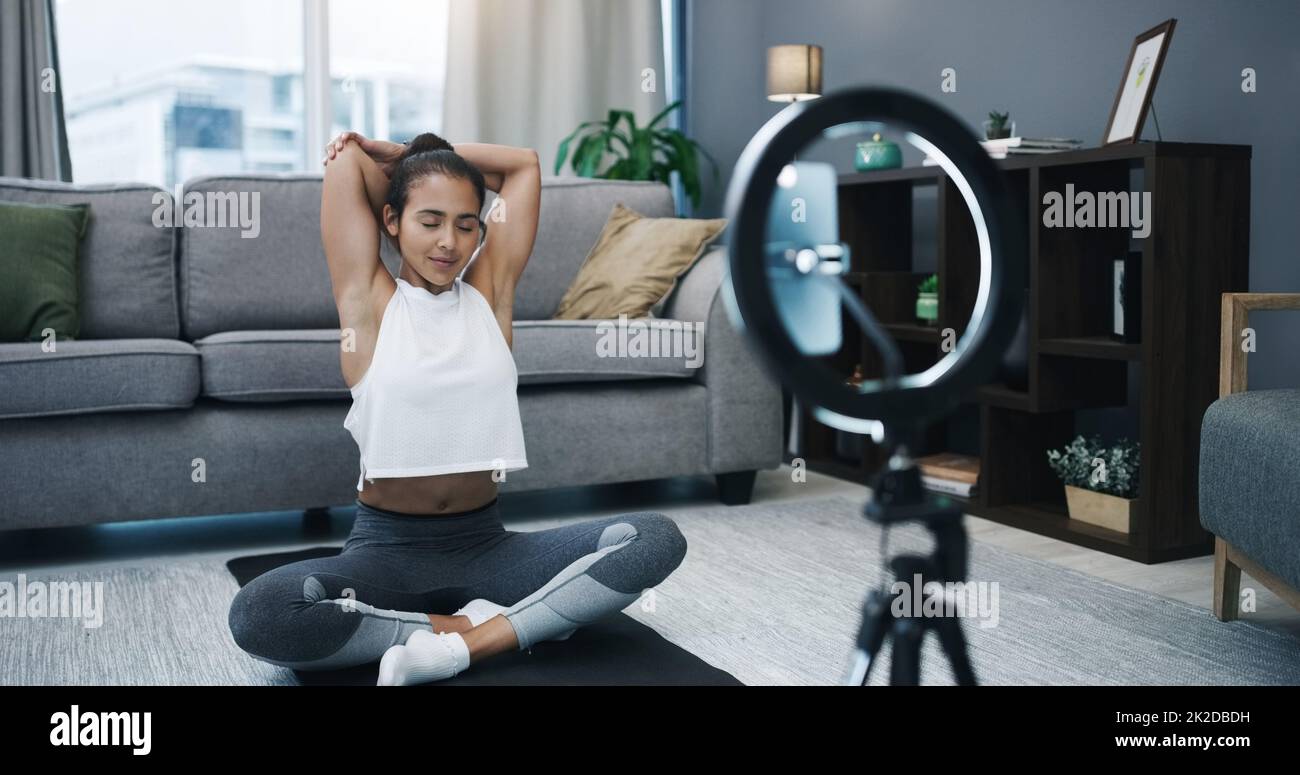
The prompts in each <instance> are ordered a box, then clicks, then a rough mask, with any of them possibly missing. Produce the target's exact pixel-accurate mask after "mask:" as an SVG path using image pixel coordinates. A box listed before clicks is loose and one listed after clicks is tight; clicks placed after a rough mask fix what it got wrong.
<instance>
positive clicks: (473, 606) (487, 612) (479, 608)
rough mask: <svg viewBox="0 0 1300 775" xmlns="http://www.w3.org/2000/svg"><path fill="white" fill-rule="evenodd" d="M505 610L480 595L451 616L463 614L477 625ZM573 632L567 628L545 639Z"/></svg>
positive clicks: (560, 636) (561, 638)
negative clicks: (565, 630)
mask: <svg viewBox="0 0 1300 775" xmlns="http://www.w3.org/2000/svg"><path fill="white" fill-rule="evenodd" d="M506 610H507V608H506V606H503V605H497V604H496V603H493V602H492V601H491V600H484V599H483V598H481V597H480V598H476V599H474V600H471V601H469V602H468V603H466V604H465V606H464V607H463V608H461V609H460V610H458V611H456V613H454V614H452V616H464V617H466V618H468V619H469V623H470V624H471V625H473V626H475V627H477V626H479V625H480V624H482V623H483V622H486V621H487V620H488V619H491V618H492V617H494V616H496V615H497V614H500V613H503V612H505V611H506ZM574 632H576V630H569V631H568V632H566V633H564V634H563V635H557V636H555V637H554V638H547V639H546V640H568V639H569V636H570V635H572V634H573V633H574Z"/></svg>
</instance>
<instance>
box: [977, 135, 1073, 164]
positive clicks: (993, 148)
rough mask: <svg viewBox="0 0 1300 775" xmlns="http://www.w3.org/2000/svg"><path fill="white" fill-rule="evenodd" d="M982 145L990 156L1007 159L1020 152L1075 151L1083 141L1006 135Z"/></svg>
mask: <svg viewBox="0 0 1300 775" xmlns="http://www.w3.org/2000/svg"><path fill="white" fill-rule="evenodd" d="M980 145H982V146H984V150H986V151H988V152H989V156H992V157H993V158H995V159H1005V158H1007V157H1008V156H1016V155H1019V154H1031V153H1059V152H1060V151H1074V150H1078V149H1079V148H1082V147H1083V143H1082V142H1080V141H1079V140H1070V139H1067V138H1064V137H1041V138H1034V137H1006V138H1003V139H1001V140H985V141H983V142H981V143H980Z"/></svg>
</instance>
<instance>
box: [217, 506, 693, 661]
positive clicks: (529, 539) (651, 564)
mask: <svg viewBox="0 0 1300 775" xmlns="http://www.w3.org/2000/svg"><path fill="white" fill-rule="evenodd" d="M685 555H686V539H685V538H684V537H683V536H682V534H681V531H680V530H678V528H677V524H676V523H675V522H673V521H672V520H671V519H670V518H668V517H666V516H664V515H663V514H659V513H656V512H644V511H643V512H635V513H631V514H620V515H618V516H614V517H606V518H603V519H598V520H591V521H586V522H580V523H577V524H572V525H564V526H562V527H556V528H551V529H549V530H537V531H533V532H522V533H521V532H514V531H511V530H506V529H505V527H504V526H503V525H502V523H501V517H500V507H499V502H498V500H496V499H494V500H493V501H492V502H491V503H489V504H487V505H485V506H482V507H480V508H478V509H474V510H471V511H466V512H461V513H459V514H451V515H447V514H442V515H437V514H434V515H413V514H402V513H398V512H393V511H385V510H383V509H377V508H374V507H372V506H368V505H366V504H364V503H362V502H361V501H360V500H357V517H356V522H355V523H354V524H353V527H352V532H351V533H350V534H349V535H348V538H347V540H346V542H345V543H344V545H343V551H342V553H340V554H338V555H337V556H333V557H318V558H314V559H309V560H302V561H299V562H294V563H290V564H288V565H284V566H281V567H279V568H275V569H273V570H270V571H267V572H266V573H263V574H262V575H261V576H258V577H257V578H255V579H253V580H252V581H250V582H249V583H248V584H246V585H244V587H243V588H242V589H240V590H239V593H238V594H236V595H235V599H234V601H233V602H232V603H231V605H230V614H229V622H230V632H231V634H232V635H233V636H234V639H235V643H236V644H238V645H239V647H240V648H242V649H243V650H244V651H246V652H248V653H249V654H250V655H252V656H254V657H256V658H258V659H260V660H263V661H265V662H270V663H272V664H276V665H281V666H283V667H290V668H294V669H297V670H329V669H337V668H344V667H352V666H354V665H361V664H366V663H369V662H375V661H378V660H379V658H380V657H382V656H383V654H384V651H385V650H387V649H388V647H390V646H393V645H396V644H399V643H405V642H406V638H407V636H409V635H410V634H411V633H412V632H414V631H415V630H417V629H424V630H432V629H433V628H432V626H431V625H430V623H429V619H428V617H426V616H425V614H430V613H432V614H452V613H454V612H455V611H456V609H458V608H460V607H461V606H463V605H464V604H465V603H467V602H469V601H470V600H473V599H475V598H486V599H487V600H490V601H492V602H494V603H497V604H499V605H503V606H508V608H507V610H506V611H505V612H503V614H504V616H505V617H506V619H507V620H508V621H509V622H510V624H511V625H512V626H513V627H514V630H515V635H516V637H517V638H518V640H519V648H520V649H521V650H522V649H527V648H530V647H532V646H533V645H534V644H536V643H539V642H541V641H544V640H550V639H552V638H555V637H557V636H562V635H563V634H564V633H566V632H570V631H572V630H574V629H575V628H577V627H581V626H583V625H586V624H590V623H591V622H593V621H596V620H597V619H599V618H601V617H603V616H606V615H609V614H612V613H615V612H618V611H621V610H623V609H624V608H626V607H627V606H628V605H630V604H631V603H633V602H634V601H636V600H637V598H639V597H640V596H641V592H642V591H643V590H645V589H647V588H649V587H653V586H655V585H656V584H658V583H660V582H661V581H663V580H664V579H665V578H667V577H668V574H670V573H672V571H673V570H674V569H676V568H677V566H678V565H679V564H681V561H682V558H683V557H685Z"/></svg>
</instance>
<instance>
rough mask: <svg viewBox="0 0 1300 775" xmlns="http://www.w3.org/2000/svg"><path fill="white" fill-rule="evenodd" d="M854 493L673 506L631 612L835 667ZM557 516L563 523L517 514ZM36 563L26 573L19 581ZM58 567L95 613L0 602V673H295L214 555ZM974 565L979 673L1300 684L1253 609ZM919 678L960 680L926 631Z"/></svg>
mask: <svg viewBox="0 0 1300 775" xmlns="http://www.w3.org/2000/svg"><path fill="white" fill-rule="evenodd" d="M861 507H862V503H861V501H860V500H858V499H855V498H851V497H848V496H844V495H837V496H831V497H824V498H818V499H810V500H804V501H783V502H776V503H763V504H751V505H749V506H739V507H727V506H721V505H719V506H714V507H709V508H695V509H690V510H684V511H675V512H672V513H671V516H672V517H673V518H674V519H675V520H676V521H677V523H678V525H679V526H680V527H681V529H682V532H683V533H684V534H685V536H686V538H687V543H688V551H687V556H686V559H685V561H684V562H683V563H682V565H681V566H680V567H679V568H678V569H677V571H676V572H675V573H674V574H673V575H672V576H670V577H669V578H668V579H667V580H666V581H665V582H664V583H662V584H660V585H659V586H658V587H657V588H655V590H654V593H653V595H651V594H647V595H645V596H643V598H642V600H641V601H640V602H638V603H636V604H633V605H632V606H630V607H629V608H628V609H626V612H627V613H628V614H629V615H630V616H632V617H634V618H636V619H638V620H640V621H642V622H644V623H645V624H647V625H649V626H651V627H653V628H655V629H656V630H658V631H659V632H660V633H662V634H663V635H664V637H666V638H667V639H668V640H670V641H672V642H674V643H677V644H678V645H680V646H682V647H683V648H685V649H687V650H688V651H690V652H692V653H694V654H696V655H697V656H699V657H700V658H701V659H703V660H705V661H706V662H708V663H710V664H712V665H714V666H716V667H719V668H721V669H723V670H726V671H728V672H730V673H732V674H733V675H735V676H736V677H737V678H739V679H740V680H741V681H743V682H744V683H747V684H801V685H817V684H834V683H838V682H840V681H841V680H842V678H843V676H844V671H845V668H846V666H847V664H848V662H847V660H848V656H849V652H850V649H851V646H852V643H853V640H854V637H855V635H856V633H857V626H858V616H859V610H860V606H861V602H862V598H863V596H864V593H865V591H866V588H867V586H868V584H869V583H872V582H874V581H876V580H878V579H879V578H880V569H879V565H878V555H877V550H878V546H879V539H880V533H879V531H878V529H877V528H876V527H875V526H874V525H872V524H870V523H868V522H866V521H865V520H863V519H862V518H861V517H860V516H859V512H860V510H861ZM552 523H553V524H560V522H559V521H555V520H548V521H547V523H546V524H544V525H539V524H536V523H530V524H514V523H512V524H510V525H509V527H510V528H511V529H515V530H528V529H539V528H540V527H549V526H550V525H551V524H552ZM930 543H931V542H930V539H929V535H928V533H926V532H925V531H924V530H921V529H919V528H915V527H909V528H906V529H895V530H893V531H891V535H890V540H889V546H890V549H891V551H894V552H897V551H926V550H928V548H929V546H930ZM243 553H247V552H243ZM42 578H46V577H43V576H40V575H39V574H28V581H29V582H31V581H35V580H40V579H42ZM54 578H55V579H56V580H59V581H91V582H94V581H102V582H104V587H103V590H104V620H103V624H102V626H100V627H98V628H93V629H89V628H85V627H83V625H82V622H81V621H78V620H75V619H67V618H64V619H57V618H23V619H18V618H0V682H3V683H7V684H292V683H296V681H295V679H294V676H293V673H292V672H291V671H288V670H285V669H282V668H279V667H275V666H273V665H269V664H266V663H263V662H259V661H258V660H255V659H252V658H251V657H248V656H247V655H245V654H244V653H243V652H241V651H240V650H239V649H238V647H236V646H235V644H234V642H233V641H232V640H231V638H230V632H229V630H228V629H227V626H226V611H227V607H228V605H229V603H230V600H231V598H232V597H233V596H234V594H235V592H236V590H237V589H238V587H237V585H236V583H235V581H234V579H233V578H232V577H231V576H230V574H229V573H228V572H227V571H226V569H225V567H224V564H223V561H220V560H204V561H198V562H194V561H191V562H182V563H176V564H172V565H169V566H140V567H119V568H114V569H111V570H107V571H99V570H96V571H93V572H84V573H79V574H75V575H60V576H56V577H54ZM16 580H17V579H16V575H15V574H12V573H10V574H4V575H3V576H0V581H9V582H16ZM969 580H971V581H978V582H985V583H986V584H988V585H989V586H988V587H986V590H991V588H992V587H991V584H992V583H993V582H996V583H997V584H998V598H997V600H998V606H997V624H996V626H993V627H980V626H979V623H980V621H981V620H980V619H967V620H965V622H964V627H963V629H964V632H965V633H966V637H967V640H968V642H969V647H970V653H971V658H972V661H973V663H974V666H975V671H976V674H977V676H978V678H979V680H980V682H981V683H985V684H1297V683H1300V641H1297V640H1296V639H1295V638H1293V637H1292V636H1290V635H1289V634H1286V633H1283V632H1279V631H1276V630H1271V629H1268V628H1265V627H1262V626H1259V625H1256V624H1253V623H1251V622H1249V621H1238V622H1230V623H1224V622H1219V621H1218V620H1216V619H1215V618H1214V617H1213V616H1212V615H1211V614H1210V612H1209V611H1207V610H1204V609H1200V608H1196V607H1194V606H1191V605H1187V604H1185V603H1182V602H1179V601H1174V600H1169V599H1166V598H1161V597H1158V596H1155V595H1151V594H1149V593H1146V592H1141V591H1138V590H1134V589H1130V588H1127V587H1123V586H1119V585H1116V584H1112V583H1110V582H1107V581H1104V580H1101V579H1098V578H1096V577H1093V576H1089V575H1086V574H1083V573H1079V572H1077V571H1073V570H1069V569H1065V568H1061V567H1059V566H1057V565H1053V564H1051V563H1047V562H1043V561H1039V560H1034V559H1030V558H1026V557H1023V556H1020V555H1017V554H1014V553H1011V552H1008V551H1006V550H1003V549H1001V548H999V547H995V546H990V545H987V544H981V543H972V544H971V569H970V574H969ZM1207 583H1208V579H1207ZM990 602H991V599H990ZM982 621H985V622H990V621H992V618H991V617H986V618H984V619H983V620H982ZM887 660H888V650H886V652H885V653H884V654H882V659H881V663H880V664H879V666H878V667H877V668H876V670H875V671H873V676H872V681H871V683H873V684H879V683H883V682H885V681H886V680H887V669H886V668H887ZM490 665H491V663H490V662H484V663H481V665H480V666H479V668H480V669H489V668H490ZM922 682H923V683H927V684H945V683H951V682H952V676H951V673H950V671H949V669H948V664H947V661H946V659H945V658H944V656H943V654H942V653H941V652H940V651H939V649H938V647H937V645H936V643H935V641H934V639H933V637H931V638H927V640H926V645H925V649H924V653H923V657H922Z"/></svg>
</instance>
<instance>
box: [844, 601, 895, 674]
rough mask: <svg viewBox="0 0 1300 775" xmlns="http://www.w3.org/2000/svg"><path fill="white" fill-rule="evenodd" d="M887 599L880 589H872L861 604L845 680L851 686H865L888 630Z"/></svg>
mask: <svg viewBox="0 0 1300 775" xmlns="http://www.w3.org/2000/svg"><path fill="white" fill-rule="evenodd" d="M889 599H890V598H889V596H888V595H886V594H885V593H884V592H882V591H881V590H878V589H876V590H872V591H871V592H870V594H868V595H867V601H866V603H864V604H863V606H862V625H861V627H860V628H859V629H858V643H857V649H856V650H855V651H854V652H853V655H854V660H853V664H852V665H851V666H850V668H849V677H848V680H847V681H846V683H848V684H849V685H851V686H866V685H867V679H868V678H869V677H870V676H871V668H872V666H873V665H874V664H875V661H876V655H877V654H879V653H880V646H881V645H882V644H883V643H884V641H885V636H886V635H887V634H888V632H889V630H888V628H889V624H890V622H889Z"/></svg>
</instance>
